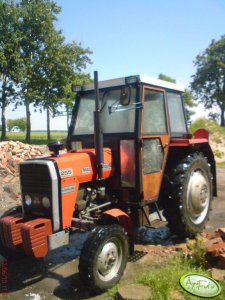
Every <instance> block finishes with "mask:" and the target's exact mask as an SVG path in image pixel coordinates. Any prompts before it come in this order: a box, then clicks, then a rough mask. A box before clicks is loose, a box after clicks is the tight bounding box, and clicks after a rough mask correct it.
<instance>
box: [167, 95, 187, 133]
mask: <svg viewBox="0 0 225 300" xmlns="http://www.w3.org/2000/svg"><path fill="white" fill-rule="evenodd" d="M167 99H168V109H169V118H170V128H171V135H178V134H179V133H180V134H184V133H187V128H186V122H185V117H184V110H183V105H182V99H181V95H179V94H176V93H167Z"/></svg>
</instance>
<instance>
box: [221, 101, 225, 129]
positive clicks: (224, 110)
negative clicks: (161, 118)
mask: <svg viewBox="0 0 225 300" xmlns="http://www.w3.org/2000/svg"><path fill="white" fill-rule="evenodd" d="M220 109H221V116H220V126H222V127H224V126H225V118H224V112H225V107H224V104H222V105H221V107H220Z"/></svg>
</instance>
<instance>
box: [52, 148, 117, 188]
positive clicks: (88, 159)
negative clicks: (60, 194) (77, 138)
mask: <svg viewBox="0 0 225 300" xmlns="http://www.w3.org/2000/svg"><path fill="white" fill-rule="evenodd" d="M103 153H104V165H103V177H104V178H109V177H111V176H112V175H113V174H114V169H113V161H112V152H111V149H109V148H104V151H103ZM50 159H52V160H54V161H55V162H56V163H57V165H58V169H59V172H60V176H61V178H67V177H76V178H77V180H78V182H79V183H85V182H89V181H93V180H96V179H98V172H97V160H96V155H95V149H82V150H76V151H70V152H67V153H64V154H61V155H60V156H58V157H51V158H50Z"/></svg>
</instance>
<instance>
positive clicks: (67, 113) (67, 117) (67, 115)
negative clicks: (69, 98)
mask: <svg viewBox="0 0 225 300" xmlns="http://www.w3.org/2000/svg"><path fill="white" fill-rule="evenodd" d="M69 121H70V116H69V108H68V105H66V122H67V130H69V127H70V122H69Z"/></svg>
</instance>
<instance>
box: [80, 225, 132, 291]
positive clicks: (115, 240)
mask: <svg viewBox="0 0 225 300" xmlns="http://www.w3.org/2000/svg"><path fill="white" fill-rule="evenodd" d="M128 248H129V246H128V238H127V235H126V233H125V231H124V229H123V228H122V227H121V226H119V225H110V226H102V227H97V228H95V229H94V230H93V232H92V233H91V234H90V236H89V237H88V239H87V241H86V242H85V244H84V247H83V249H82V251H81V256H80V262H79V274H80V278H81V280H82V281H83V283H84V284H85V285H86V286H87V287H88V289H89V290H90V292H91V293H93V294H97V293H100V292H103V291H105V290H107V289H109V288H111V287H112V286H114V285H115V284H116V283H117V282H118V281H119V280H120V278H121V277H122V275H123V272H124V269H125V267H126V264H127V259H128Z"/></svg>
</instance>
